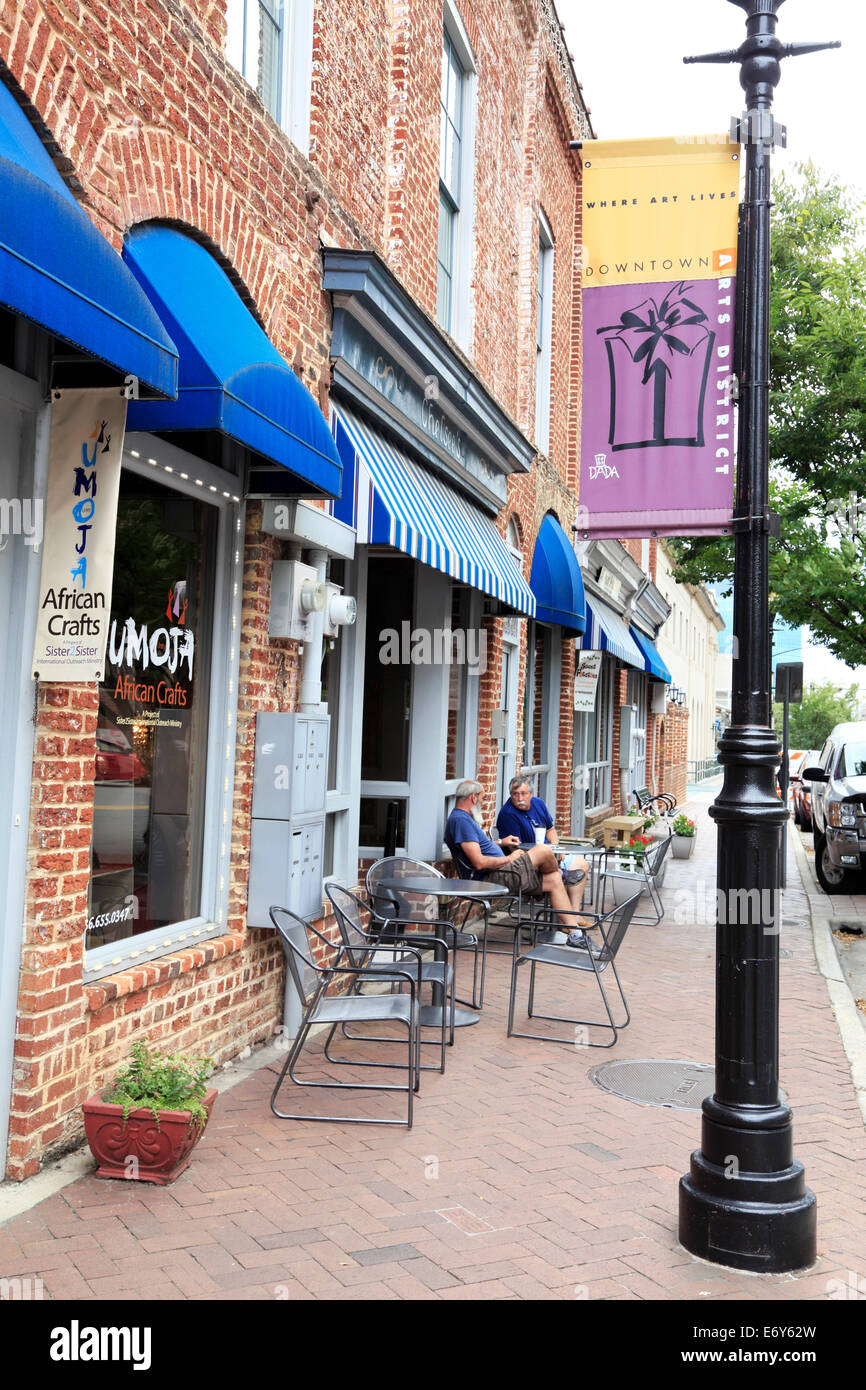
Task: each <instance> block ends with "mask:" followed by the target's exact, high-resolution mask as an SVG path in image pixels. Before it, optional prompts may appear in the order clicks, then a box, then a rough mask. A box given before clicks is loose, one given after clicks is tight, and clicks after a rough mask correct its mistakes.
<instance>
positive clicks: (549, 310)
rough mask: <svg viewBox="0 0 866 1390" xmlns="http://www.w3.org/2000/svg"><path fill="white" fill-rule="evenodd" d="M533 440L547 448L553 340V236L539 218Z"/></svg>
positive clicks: (539, 445)
mask: <svg viewBox="0 0 866 1390" xmlns="http://www.w3.org/2000/svg"><path fill="white" fill-rule="evenodd" d="M535 309H536V312H535V441H536V443H537V444H538V447H539V448H540V449H541V450H542V451H543V452H545V453H546V452H547V450H548V448H549V447H550V373H551V366H552V361H551V357H552V353H551V348H552V341H553V236H552V234H551V231H550V228H549V227H548V225H547V222H546V221H545V219H544V218H543V217H542V216H541V214H539V219H538V280H537V285H536V305H535Z"/></svg>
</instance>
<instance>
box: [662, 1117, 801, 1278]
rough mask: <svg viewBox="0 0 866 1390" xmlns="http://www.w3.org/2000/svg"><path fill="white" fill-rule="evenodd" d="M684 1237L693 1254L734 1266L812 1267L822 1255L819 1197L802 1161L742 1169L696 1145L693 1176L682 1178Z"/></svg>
mask: <svg viewBox="0 0 866 1390" xmlns="http://www.w3.org/2000/svg"><path fill="white" fill-rule="evenodd" d="M704 1123H705V1125H706V1124H707V1120H706V1118H705V1121H704ZM710 1123H712V1122H710ZM754 1137H755V1136H753V1138H754ZM778 1137H780V1136H778V1133H777V1135H776V1138H778ZM679 1238H680V1243H681V1244H682V1245H683V1246H685V1248H686V1250H688V1251H690V1252H691V1254H693V1255H699V1256H700V1257H701V1259H703V1260H710V1261H711V1262H712V1263H713V1264H721V1265H728V1266H729V1267H730V1268H732V1269H748V1270H751V1271H752V1272H753V1273H755V1274H787V1273H790V1272H791V1271H793V1270H797V1269H807V1268H808V1267H809V1266H810V1265H812V1264H814V1263H815V1260H816V1258H817V1203H816V1200H815V1194H814V1193H813V1192H811V1191H810V1190H809V1188H808V1187H806V1184H805V1177H804V1172H803V1165H802V1163H800V1162H798V1160H797V1159H793V1160H792V1161H791V1163H790V1164H789V1165H788V1166H787V1167H785V1168H779V1169H777V1170H776V1171H774V1172H757V1173H756V1172H741V1171H737V1170H736V1169H734V1168H733V1165H732V1164H731V1163H727V1164H726V1165H725V1166H724V1167H719V1165H718V1164H715V1163H711V1162H710V1161H709V1160H708V1159H707V1158H706V1157H705V1155H704V1153H703V1152H702V1151H701V1150H699V1149H698V1150H696V1151H695V1152H694V1153H693V1154H692V1159H691V1165H690V1171H689V1174H688V1176H687V1177H684V1178H681V1179H680V1220H679Z"/></svg>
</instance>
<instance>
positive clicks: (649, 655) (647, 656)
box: [631, 626, 671, 685]
mask: <svg viewBox="0 0 866 1390" xmlns="http://www.w3.org/2000/svg"><path fill="white" fill-rule="evenodd" d="M631 635H632V637H633V638H634V640H635V641H636V642H637V644H638V646H639V647H640V649H641V651H642V652H643V658H644V670H645V671H649V673H650V675H651V676H655V678H656V680H659V681H664V682H665V685H670V684H671V673H670V671H669V670H668V668H667V666H665V664H664V662H663V661H662V659H661V657H660V656H659V654H658V651H657V650H656V647H655V644H654V643H653V642H651V641H650V639H649V638H648V637H644V635H643V633H642V632H641V631H640V630H639V629H638V628H636V627H634V626H632V627H631Z"/></svg>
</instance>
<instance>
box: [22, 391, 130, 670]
mask: <svg viewBox="0 0 866 1390" xmlns="http://www.w3.org/2000/svg"><path fill="white" fill-rule="evenodd" d="M125 428H126V397H125V395H124V394H123V392H122V391H121V390H120V389H117V390H115V391H106V390H105V389H102V390H98V391H62V392H59V391H58V392H55V393H54V397H53V399H52V403H51V448H50V456H49V461H48V485H47V489H46V501H45V545H44V549H43V552H42V580H41V584H40V591H39V615H38V618H37V624H36V640H35V643H34V647H33V678H34V680H42V681H96V680H101V678H102V668H103V664H104V661H105V643H106V640H107V637H108V622H109V614H110V612H111V580H112V573H113V570H114V534H115V527H116V525H117V496H118V491H119V489H120V460H121V455H122V452H123V432H124V429H125Z"/></svg>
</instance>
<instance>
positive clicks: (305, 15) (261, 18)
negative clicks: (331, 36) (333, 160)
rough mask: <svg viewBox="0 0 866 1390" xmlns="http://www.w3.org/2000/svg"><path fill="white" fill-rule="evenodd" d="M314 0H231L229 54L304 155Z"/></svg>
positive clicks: (307, 136)
mask: <svg viewBox="0 0 866 1390" xmlns="http://www.w3.org/2000/svg"><path fill="white" fill-rule="evenodd" d="M312 16H313V5H312V0H228V4H227V7H226V26H227V28H226V53H227V56H228V58H229V60H230V62H231V63H232V64H233V65H234V66H235V67H236V68H237V69H238V70H239V72H241V73H242V74H243V76H244V77H245V78H246V79H247V81H248V82H249V84H250V86H251V87H255V89H256V91H257V92H258V94H259V96H260V97H261V99H262V103H263V105H264V106H265V107H266V109H267V110H268V111H269V112H270V114H271V115H272V116H273V118H274V120H275V121H277V122H278V124H279V125H281V126H282V128H283V130H285V131H286V133H287V134H288V135H290V136H291V138H292V140H294V142H295V144H296V145H297V146H298V148H299V149H301V150H302V151H303V152H304V153H305V154H306V153H307V152H308V149H309V124H310V89H311V85H312V58H313V34H312Z"/></svg>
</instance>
